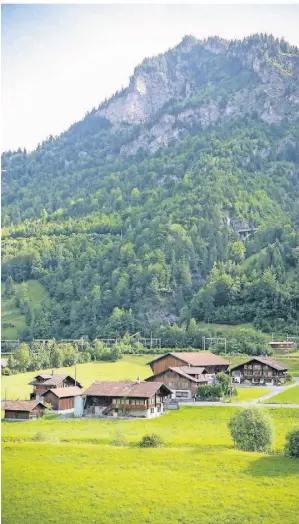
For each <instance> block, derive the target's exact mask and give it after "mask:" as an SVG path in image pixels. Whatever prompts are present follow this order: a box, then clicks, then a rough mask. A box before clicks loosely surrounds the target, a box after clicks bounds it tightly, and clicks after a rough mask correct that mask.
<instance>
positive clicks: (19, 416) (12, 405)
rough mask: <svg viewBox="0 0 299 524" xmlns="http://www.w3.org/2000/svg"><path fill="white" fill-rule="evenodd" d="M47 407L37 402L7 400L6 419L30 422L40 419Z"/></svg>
mask: <svg viewBox="0 0 299 524" xmlns="http://www.w3.org/2000/svg"><path fill="white" fill-rule="evenodd" d="M45 409H46V406H44V404H43V403H42V402H37V401H35V400H7V401H6V402H5V404H4V418H5V419H9V420H11V419H15V420H30V419H36V418H40V417H42V416H43V414H44V410H45Z"/></svg>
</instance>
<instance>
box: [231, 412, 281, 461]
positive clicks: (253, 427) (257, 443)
mask: <svg viewBox="0 0 299 524" xmlns="http://www.w3.org/2000/svg"><path fill="white" fill-rule="evenodd" d="M228 427H229V430H230V433H231V436H232V438H233V440H234V445H235V447H236V448H237V449H241V450H242V451H269V450H270V449H271V446H272V442H273V423H272V420H271V418H270V417H269V415H268V414H267V413H266V412H265V411H263V410H262V409H258V408H248V409H244V410H243V411H240V412H238V413H236V415H235V416H234V417H232V418H231V419H230V421H229V423H228Z"/></svg>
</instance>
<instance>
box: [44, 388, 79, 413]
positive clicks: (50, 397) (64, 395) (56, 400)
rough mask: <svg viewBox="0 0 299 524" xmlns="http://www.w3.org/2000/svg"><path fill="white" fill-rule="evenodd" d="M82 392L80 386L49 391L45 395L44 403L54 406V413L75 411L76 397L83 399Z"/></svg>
mask: <svg viewBox="0 0 299 524" xmlns="http://www.w3.org/2000/svg"><path fill="white" fill-rule="evenodd" d="M81 396H82V391H81V389H80V388H79V387H78V386H74V387H65V388H54V389H48V390H47V391H45V393H43V401H44V402H48V403H49V404H51V405H52V409H53V410H54V411H64V410H67V409H74V407H75V397H81Z"/></svg>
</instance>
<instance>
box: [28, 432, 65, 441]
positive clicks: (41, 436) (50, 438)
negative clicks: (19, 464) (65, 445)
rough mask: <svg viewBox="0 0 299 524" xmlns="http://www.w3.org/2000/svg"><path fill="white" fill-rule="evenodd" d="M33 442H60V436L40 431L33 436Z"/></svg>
mask: <svg viewBox="0 0 299 524" xmlns="http://www.w3.org/2000/svg"><path fill="white" fill-rule="evenodd" d="M32 440H33V442H59V438H58V437H56V436H54V435H49V434H47V433H43V432H41V431H38V432H37V433H36V434H35V435H34V437H32Z"/></svg>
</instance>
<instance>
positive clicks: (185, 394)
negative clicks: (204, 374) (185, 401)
mask: <svg viewBox="0 0 299 524" xmlns="http://www.w3.org/2000/svg"><path fill="white" fill-rule="evenodd" d="M175 396H176V398H189V391H176V394H175Z"/></svg>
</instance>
